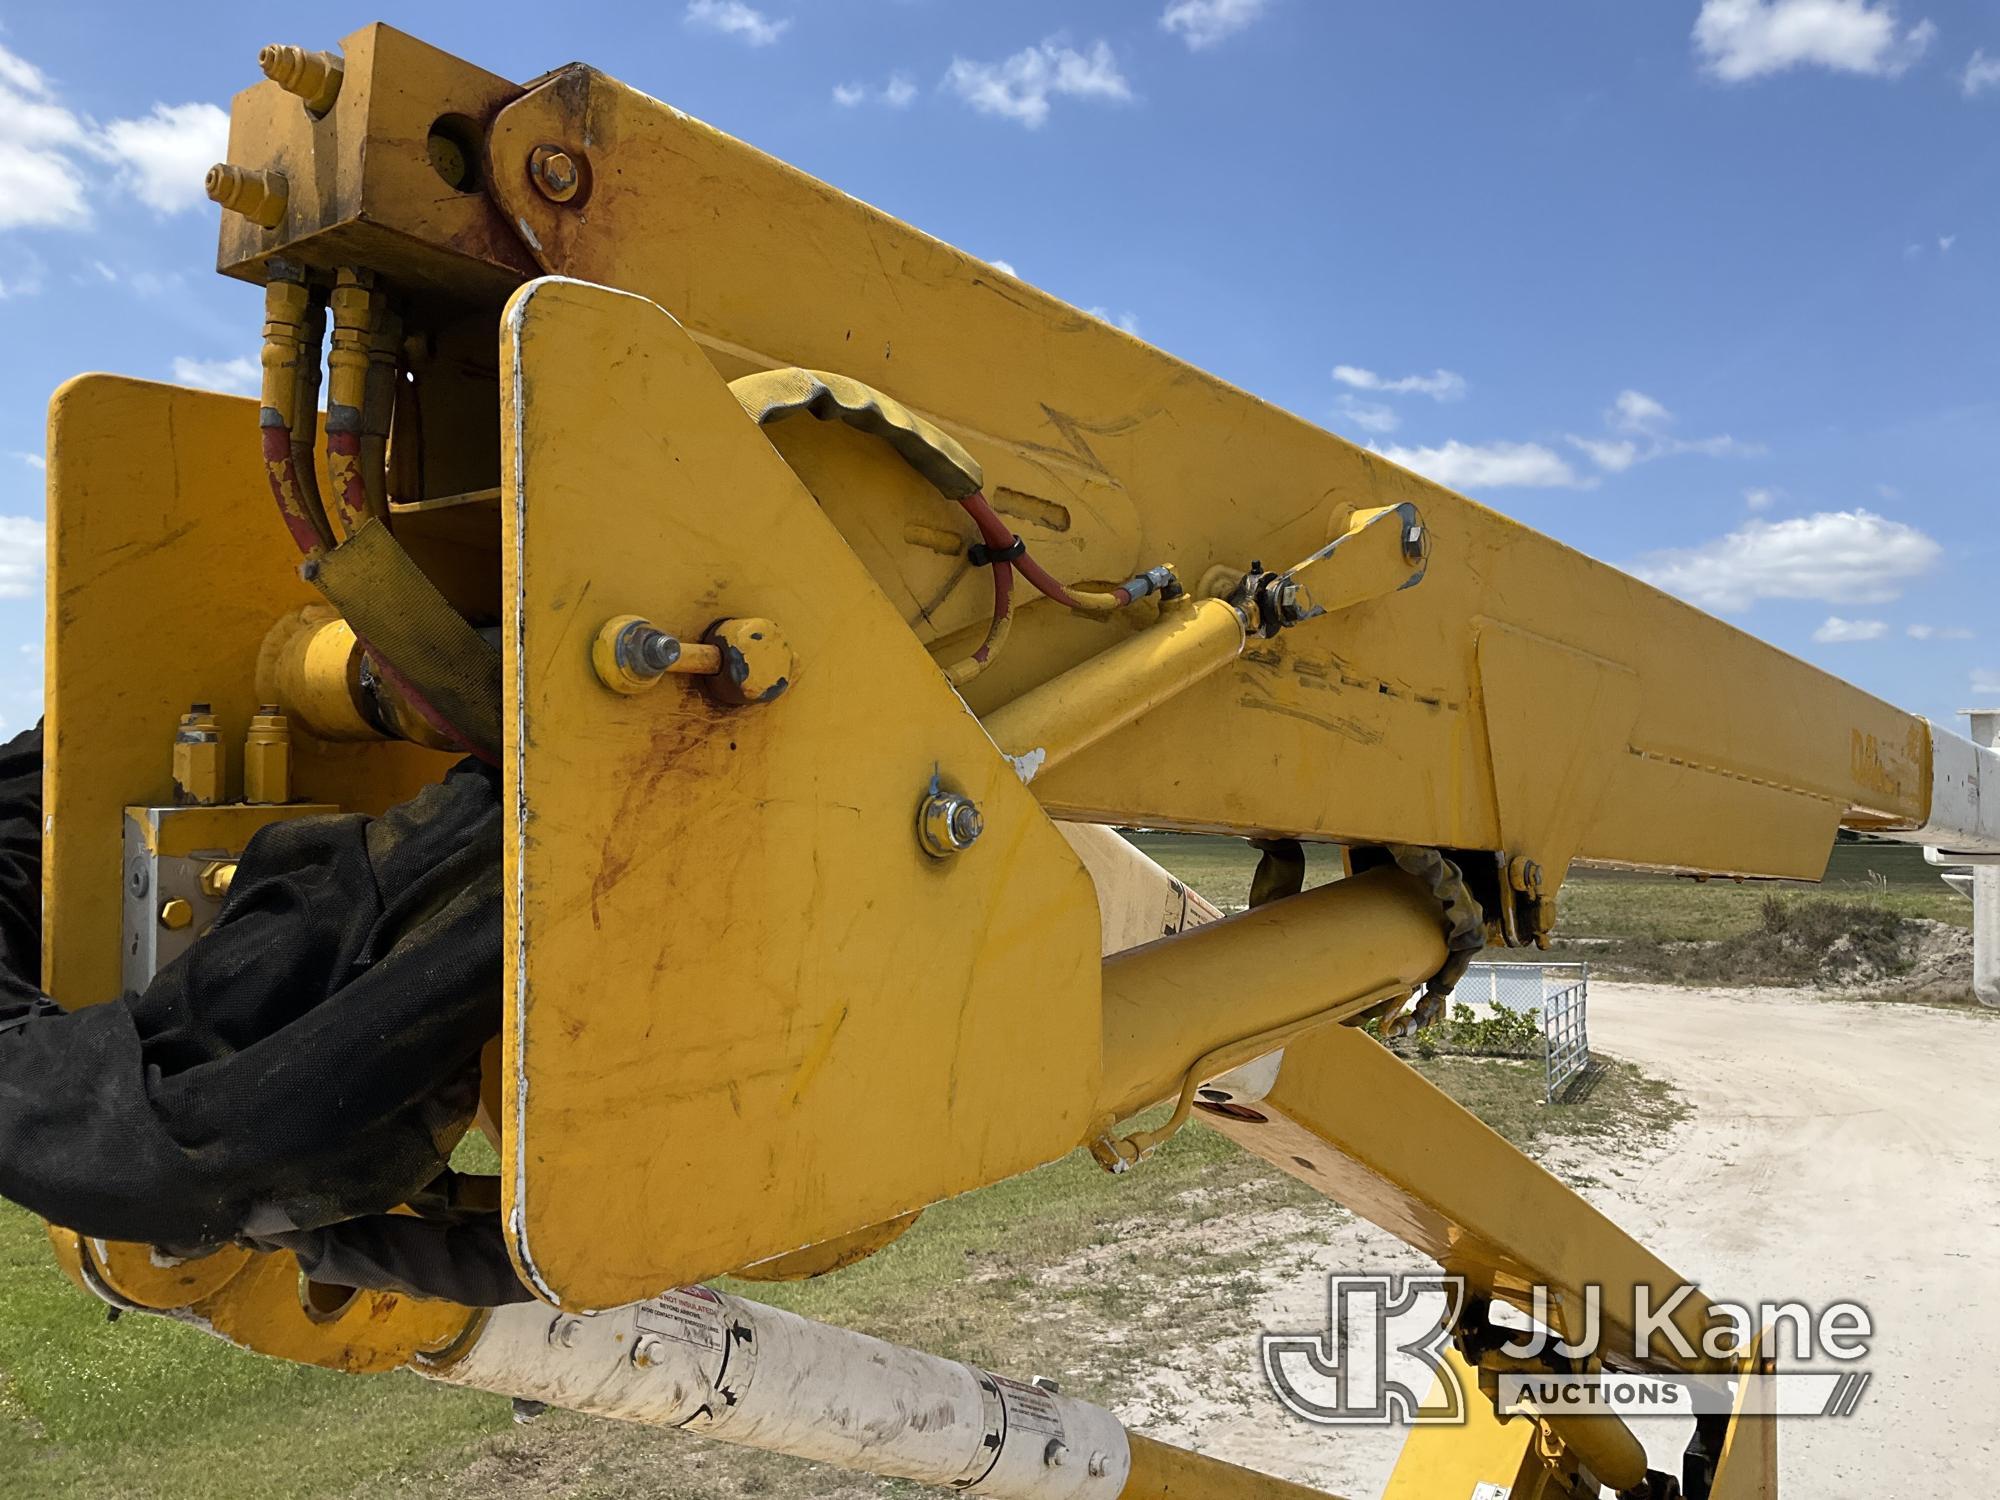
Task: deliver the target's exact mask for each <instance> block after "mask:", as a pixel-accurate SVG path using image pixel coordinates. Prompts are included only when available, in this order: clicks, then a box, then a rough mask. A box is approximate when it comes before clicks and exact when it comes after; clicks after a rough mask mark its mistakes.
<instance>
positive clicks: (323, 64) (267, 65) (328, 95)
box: [257, 46, 346, 119]
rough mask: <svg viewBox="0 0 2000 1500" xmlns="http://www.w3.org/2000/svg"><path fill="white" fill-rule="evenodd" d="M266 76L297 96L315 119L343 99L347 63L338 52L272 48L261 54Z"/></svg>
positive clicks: (259, 54)
mask: <svg viewBox="0 0 2000 1500" xmlns="http://www.w3.org/2000/svg"><path fill="white" fill-rule="evenodd" d="M257 66H258V67H260V68H262V69H263V70H264V76H265V77H266V78H268V79H270V80H271V82H273V83H275V84H277V85H278V87H279V88H281V89H283V90H284V91H285V92H286V93H288V94H296V95H298V96H299V98H300V99H302V100H304V101H305V106H306V108H307V110H309V111H310V112H311V113H312V115H313V117H314V118H315V119H317V118H319V117H320V116H322V115H324V114H325V113H326V112H327V111H328V110H330V109H332V108H333V101H334V100H336V99H338V98H339V97H340V84H341V80H342V78H343V77H344V76H345V66H346V65H345V64H344V63H343V62H342V60H341V57H340V54H339V53H337V52H308V51H307V50H306V49H305V48H303V47H282V46H270V47H266V48H264V49H263V50H262V51H261V52H259V53H258V54H257Z"/></svg>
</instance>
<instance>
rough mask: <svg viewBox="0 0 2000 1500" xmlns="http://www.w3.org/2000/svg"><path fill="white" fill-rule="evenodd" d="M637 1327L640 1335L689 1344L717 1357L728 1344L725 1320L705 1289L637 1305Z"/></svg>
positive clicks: (686, 1289)
mask: <svg viewBox="0 0 2000 1500" xmlns="http://www.w3.org/2000/svg"><path fill="white" fill-rule="evenodd" d="M636 1321H637V1323H638V1326H639V1331H640V1332H641V1333H648V1334H652V1335H653V1336H654V1337H656V1338H663V1339H672V1340H673V1341H674V1342H675V1343H677V1344H690V1345H692V1346H693V1347H694V1348H696V1349H702V1350H706V1351H707V1352H708V1353H710V1354H720V1353H721V1352H722V1351H723V1350H724V1349H725V1348H727V1347H728V1344H729V1320H728V1316H727V1315H726V1314H725V1313H724V1312H723V1310H722V1304H721V1303H720V1302H719V1301H718V1300H717V1299H716V1296H715V1293H713V1292H711V1291H709V1290H708V1289H707V1288H706V1287H699V1286H696V1287H683V1288H681V1289H680V1290H679V1291H673V1292H668V1293H667V1294H666V1295H665V1296H661V1297H655V1298H654V1299H653V1300H652V1301H651V1302H647V1303H643V1304H641V1306H640V1308H639V1313H638V1318H637V1320H636Z"/></svg>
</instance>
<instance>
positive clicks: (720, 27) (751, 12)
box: [681, 0, 792, 47]
mask: <svg viewBox="0 0 2000 1500" xmlns="http://www.w3.org/2000/svg"><path fill="white" fill-rule="evenodd" d="M681 19H682V21H683V23H684V24H686V25H688V26H691V27H693V28H694V29H695V30H696V31H712V32H714V33H715V34H716V35H718V36H740V37H741V38H743V40H744V41H746V42H748V43H749V44H750V45H751V46H753V47H768V46H770V45H771V43H773V42H775V41H776V40H777V39H778V38H779V37H781V36H783V35H784V34H785V32H786V31H787V30H789V29H790V27H791V24H792V23H791V21H790V20H789V19H787V20H782V21H774V20H772V19H771V18H770V17H769V16H767V15H765V14H764V13H763V12H762V11H761V10H757V9H754V8H753V7H751V6H748V5H745V4H744V3H743V0H688V8H687V14H686V15H685V16H683V17H682V18H681Z"/></svg>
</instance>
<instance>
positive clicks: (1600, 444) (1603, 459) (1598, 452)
mask: <svg viewBox="0 0 2000 1500" xmlns="http://www.w3.org/2000/svg"><path fill="white" fill-rule="evenodd" d="M1569 441H1570V442H1571V443H1572V444H1573V445H1574V446H1576V447H1578V448H1581V449H1582V450H1583V451H1584V453H1586V454H1587V455H1589V458H1590V461H1591V462H1592V463H1594V464H1596V465H1597V467H1598V468H1600V469H1602V470H1604V471H1605V472H1606V473H1607V474H1623V473H1624V472H1625V471H1626V470H1627V469H1629V468H1631V467H1632V465H1634V464H1636V463H1637V462H1639V459H1640V457H1641V455H1640V452H1639V445H1638V444H1637V443H1635V442H1633V441H1632V440H1631V439H1630V438H1587V437H1578V436H1577V435H1576V434H1575V433H1571V434H1570V437H1569Z"/></svg>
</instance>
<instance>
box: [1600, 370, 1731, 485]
mask: <svg viewBox="0 0 2000 1500" xmlns="http://www.w3.org/2000/svg"><path fill="white" fill-rule="evenodd" d="M1604 425H1605V426H1607V427H1609V428H1610V429H1611V430H1612V431H1614V432H1622V433H1626V434H1629V435H1628V436H1626V437H1620V438H1593V437H1579V436H1578V435H1577V434H1575V433H1570V434H1568V441H1569V443H1570V445H1571V446H1572V447H1574V448H1577V449H1579V450H1580V451H1582V452H1583V453H1585V454H1586V455H1588V456H1589V458H1590V461H1591V462H1592V463H1594V464H1596V465H1597V467H1598V468H1600V469H1602V470H1604V471H1605V472H1606V473H1607V474H1622V473H1624V472H1625V471H1626V470H1627V469H1629V468H1631V467H1632V466H1633V465H1634V464H1644V463H1651V462H1652V461H1653V460H1654V459H1656V458H1665V457H1666V456H1667V455H1668V454H1672V453H1699V454H1703V455H1705V456H1707V457H1709V458H1725V457H1728V456H1731V455H1734V454H1745V453H1762V452H1763V451H1764V450H1763V448H1762V446H1760V445H1759V444H1756V443H1744V442H1739V441H1738V440H1737V439H1735V438H1733V437H1730V436H1729V435H1728V434H1727V433H1724V434H1721V435H1719V436H1716V437H1705V438H1683V437H1675V436H1674V435H1673V434H1672V431H1671V429H1672V427H1673V425H1674V414H1673V413H1672V412H1670V411H1668V410H1667V407H1666V403H1665V402H1663V401H1660V400H1658V399H1656V398H1655V397H1652V396H1649V395H1647V394H1646V393H1645V392H1644V391H1634V390H1623V391H1620V392H1619V393H1618V395H1617V397H1616V399H1614V400H1613V401H1612V403H1611V409H1610V410H1609V411H1607V412H1605V414H1604Z"/></svg>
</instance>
